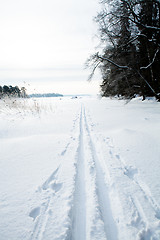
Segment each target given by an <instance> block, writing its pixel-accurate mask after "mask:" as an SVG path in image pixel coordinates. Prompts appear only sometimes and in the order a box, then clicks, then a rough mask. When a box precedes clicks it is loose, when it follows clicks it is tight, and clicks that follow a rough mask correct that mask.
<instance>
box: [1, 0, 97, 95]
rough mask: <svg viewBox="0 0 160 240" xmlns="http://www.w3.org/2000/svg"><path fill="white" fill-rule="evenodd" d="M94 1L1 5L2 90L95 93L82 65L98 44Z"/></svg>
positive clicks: (12, 0)
mask: <svg viewBox="0 0 160 240" xmlns="http://www.w3.org/2000/svg"><path fill="white" fill-rule="evenodd" d="M98 7H99V5H98V0H59V1H56V0H0V85H4V84H6V85H9V84H11V85H13V86H14V85H24V84H25V85H26V87H27V89H28V90H29V91H32V90H33V89H36V91H38V92H60V93H63V94H69V93H73V94H76V93H87V92H88V93H98V89H99V88H98V84H99V82H98V81H97V80H98V78H99V77H98V76H97V77H95V80H94V81H93V83H91V84H88V83H87V81H86V80H87V76H88V71H86V70H84V69H83V68H84V62H85V61H86V59H87V58H88V57H89V55H90V54H91V53H93V52H94V47H95V46H96V44H97V40H96V38H95V37H94V35H95V34H96V33H97V30H96V28H97V27H96V24H95V23H93V17H94V16H95V15H96V13H97V11H98Z"/></svg>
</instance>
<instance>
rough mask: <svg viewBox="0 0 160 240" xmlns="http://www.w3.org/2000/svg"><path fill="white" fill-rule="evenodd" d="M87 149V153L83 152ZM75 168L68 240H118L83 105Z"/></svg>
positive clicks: (106, 190)
mask: <svg viewBox="0 0 160 240" xmlns="http://www.w3.org/2000/svg"><path fill="white" fill-rule="evenodd" d="M86 145H87V147H88V148H87V147H86ZM86 151H87V152H88V154H89V155H86ZM88 156H89V157H88ZM87 157H88V158H87ZM76 168H77V174H76V177H75V192H74V199H73V208H72V214H71V220H72V226H71V237H70V239H71V240H82V239H83V240H86V239H87V240H89V239H90V240H92V239H103V240H107V239H108V240H117V227H116V224H115V222H114V219H113V217H112V212H111V208H110V200H109V196H108V189H107V186H106V183H105V181H104V175H103V173H102V170H101V166H100V164H99V160H98V157H97V153H96V150H95V146H94V143H93V141H92V138H91V134H90V130H89V127H88V123H87V118H86V113H85V107H84V106H82V107H81V114H80V126H79V146H78V149H77V166H76ZM85 177H87V179H85ZM94 178H95V179H94ZM89 184H90V185H89ZM87 189H89V193H88V191H87ZM87 198H89V199H90V202H88V201H87V200H88V199H87ZM91 206H92V209H91ZM93 208H94V210H93ZM89 213H91V214H92V216H90V214H89ZM96 231H97V232H96ZM93 234H95V236H97V237H95V236H93ZM98 236H99V237H98Z"/></svg>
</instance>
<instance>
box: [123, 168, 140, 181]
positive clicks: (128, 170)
mask: <svg viewBox="0 0 160 240" xmlns="http://www.w3.org/2000/svg"><path fill="white" fill-rule="evenodd" d="M137 173H138V170H137V168H134V167H132V166H129V167H125V168H124V174H125V175H127V176H128V177H129V178H131V179H134V175H135V174H137Z"/></svg>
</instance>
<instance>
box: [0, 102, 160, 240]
mask: <svg viewBox="0 0 160 240" xmlns="http://www.w3.org/2000/svg"><path fill="white" fill-rule="evenodd" d="M159 173H160V103H157V102H156V101H155V100H152V99H150V100H146V101H143V102H142V101H141V99H138V98H137V99H134V100H132V101H130V102H129V103H126V102H125V101H124V100H121V101H119V100H117V99H109V98H102V99H98V98H96V97H83V98H80V97H79V98H74V99H73V98H67V97H64V98H44V99H36V100H34V99H24V100H23V99H21V100H20V99H17V100H14V99H6V100H5V102H4V101H3V100H0V240H22V239H23V240H128V239H130V240H159V239H160V174H159Z"/></svg>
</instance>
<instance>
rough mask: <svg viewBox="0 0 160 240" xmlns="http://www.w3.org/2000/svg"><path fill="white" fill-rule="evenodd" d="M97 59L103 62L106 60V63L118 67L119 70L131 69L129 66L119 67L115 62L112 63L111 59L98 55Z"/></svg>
mask: <svg viewBox="0 0 160 240" xmlns="http://www.w3.org/2000/svg"><path fill="white" fill-rule="evenodd" d="M97 57H98V58H99V59H101V60H102V61H103V60H105V61H107V62H109V63H111V64H113V65H114V66H116V67H118V68H122V69H129V67H128V66H120V65H118V64H117V63H115V62H113V61H112V60H111V59H109V58H104V57H101V56H99V55H98V54H97Z"/></svg>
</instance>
